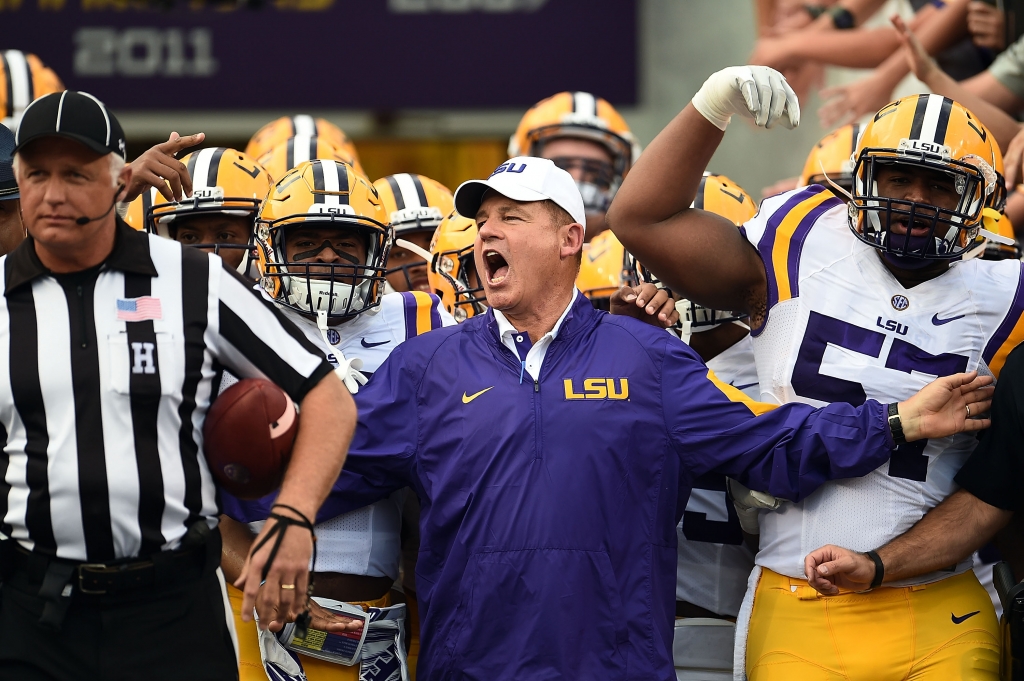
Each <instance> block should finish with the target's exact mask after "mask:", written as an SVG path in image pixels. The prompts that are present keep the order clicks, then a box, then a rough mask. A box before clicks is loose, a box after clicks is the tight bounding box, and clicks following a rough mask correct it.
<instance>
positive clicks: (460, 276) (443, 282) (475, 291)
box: [427, 210, 487, 322]
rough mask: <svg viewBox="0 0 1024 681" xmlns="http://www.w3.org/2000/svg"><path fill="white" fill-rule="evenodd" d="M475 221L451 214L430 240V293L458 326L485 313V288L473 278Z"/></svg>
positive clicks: (477, 279)
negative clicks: (438, 300) (435, 296)
mask: <svg viewBox="0 0 1024 681" xmlns="http://www.w3.org/2000/svg"><path fill="white" fill-rule="evenodd" d="M475 241H476V221H475V220H473V219H472V218H464V217H462V216H461V215H459V214H458V213H456V212H455V211H454V210H453V211H452V212H451V213H449V214H448V217H446V218H445V219H444V220H442V221H441V224H440V225H438V226H437V230H436V231H435V232H434V237H433V238H432V239H431V240H430V253H431V255H432V256H433V257H432V258H431V259H430V267H429V268H428V269H427V279H428V280H429V281H430V290H431V291H433V292H434V293H435V294H437V297H438V298H440V299H441V304H442V305H444V308H445V309H446V310H448V313H449V314H450V315H451V316H452V317H454V318H455V321H457V322H464V321H466V320H467V319H469V318H470V317H474V316H476V315H478V314H483V313H484V312H486V311H487V298H486V296H485V295H484V286H483V284H482V283H481V282H480V280H479V278H478V277H477V275H476V262H475V261H474V260H473V244H474V242H475Z"/></svg>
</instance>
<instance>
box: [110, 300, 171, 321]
mask: <svg viewBox="0 0 1024 681" xmlns="http://www.w3.org/2000/svg"><path fill="white" fill-rule="evenodd" d="M117 319H118V321H122V322H144V321H146V320H147V319H163V311H162V310H161V309H160V299H159V298H154V297H152V296H142V297H141V298H118V299H117Z"/></svg>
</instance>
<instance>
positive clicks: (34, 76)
mask: <svg viewBox="0 0 1024 681" xmlns="http://www.w3.org/2000/svg"><path fill="white" fill-rule="evenodd" d="M63 89H64V84H63V83H62V82H60V78H59V77H57V74H56V73H54V72H53V69H51V68H50V67H49V66H47V65H46V64H44V63H43V62H42V61H41V60H40V59H39V57H37V56H36V55H34V54H29V53H28V52H22V51H21V50H0V123H3V124H4V125H5V126H7V127H8V128H9V129H10V130H11V132H14V131H16V130H17V129H18V123H19V122H21V115H22V114H23V113H24V112H25V108H26V107H27V106H28V105H29V104H31V103H32V102H33V100H36V99H38V98H40V97H42V96H43V95H48V94H50V93H53V92H60V91H61V90H63Z"/></svg>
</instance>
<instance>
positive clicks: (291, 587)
mask: <svg viewBox="0 0 1024 681" xmlns="http://www.w3.org/2000/svg"><path fill="white" fill-rule="evenodd" d="M281 588H282V589H288V590H289V591H291V590H293V589H294V588H295V585H294V584H282V585H281Z"/></svg>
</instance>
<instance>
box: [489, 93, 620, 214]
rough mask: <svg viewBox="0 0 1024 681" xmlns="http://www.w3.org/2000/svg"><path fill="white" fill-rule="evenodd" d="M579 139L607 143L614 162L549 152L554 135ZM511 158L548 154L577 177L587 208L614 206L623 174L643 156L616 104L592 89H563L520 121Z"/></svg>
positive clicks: (600, 209) (510, 147)
mask: <svg viewBox="0 0 1024 681" xmlns="http://www.w3.org/2000/svg"><path fill="white" fill-rule="evenodd" d="M566 137H570V138H577V139H585V140H589V141H591V142H595V143H597V144H600V145H601V146H603V147H604V148H605V149H606V150H607V151H608V154H609V156H610V157H611V159H612V162H611V164H608V163H605V162H602V161H598V160H596V159H590V158H580V157H573V156H559V157H552V156H550V155H548V154H545V153H544V146H545V144H547V143H548V142H550V141H551V140H555V139H560V138H566ZM508 155H509V158H515V157H516V156H543V157H544V158H551V160H552V161H554V163H555V165H557V166H558V167H559V168H562V169H564V170H567V171H568V172H569V173H571V174H572V175H573V178H574V179H576V184H577V185H578V186H579V188H580V193H581V194H582V195H583V205H584V207H585V208H586V210H587V212H598V213H603V212H605V211H606V210H607V209H608V205H609V204H610V203H611V200H612V198H613V197H614V196H615V192H616V191H617V190H618V188H619V185H620V184H622V178H623V177H625V175H626V173H627V172H629V169H630V168H631V167H632V166H633V164H634V163H635V162H636V159H637V157H638V156H640V145H639V144H638V143H637V141H636V138H634V137H633V133H632V132H630V130H629V126H628V125H626V121H625V119H623V118H622V116H621V115H620V114H619V112H618V111H616V110H615V107H613V106H612V105H611V104H609V103H608V102H607V101H605V100H604V99H601V98H600V97H595V96H594V95H592V94H590V93H589V92H559V93H558V94H557V95H553V96H551V97H548V98H547V99H545V100H542V101H540V102H538V103H537V104H534V105H533V107H532V108H530V110H529V111H527V112H526V114H525V115H524V116H523V118H522V120H520V121H519V126H518V127H517V128H516V131H515V133H513V135H512V137H511V138H510V139H509V142H508Z"/></svg>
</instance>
